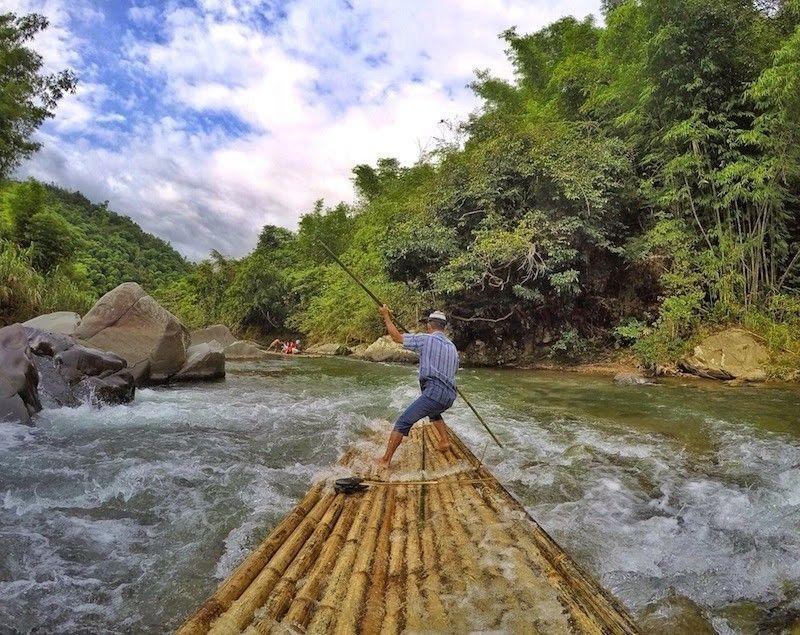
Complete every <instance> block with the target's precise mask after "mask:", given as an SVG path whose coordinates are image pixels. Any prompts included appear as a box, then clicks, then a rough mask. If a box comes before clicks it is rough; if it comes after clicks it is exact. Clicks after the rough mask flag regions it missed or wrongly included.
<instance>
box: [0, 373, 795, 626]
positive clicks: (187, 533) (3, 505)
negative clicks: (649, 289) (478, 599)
mask: <svg viewBox="0 0 800 635" xmlns="http://www.w3.org/2000/svg"><path fill="white" fill-rule="evenodd" d="M414 373H415V370H414V369H413V368H411V367H406V366H391V365H379V364H368V363H364V362H357V361H353V360H336V359H280V358H276V359H274V360H269V361H267V362H263V363H258V364H239V365H234V364H230V365H229V375H228V378H227V379H226V380H225V381H223V382H219V383H214V384H205V385H189V386H183V387H177V388H169V389H159V390H142V391H139V393H138V394H137V397H136V401H135V402H134V403H133V404H131V405H129V406H119V407H115V408H104V409H102V410H95V409H91V408H89V407H81V408H77V409H60V410H52V411H45V412H44V413H42V415H41V416H40V417H39V420H38V422H37V427H36V428H33V429H28V428H24V427H21V426H17V425H11V424H0V632H6V631H9V632H17V631H22V632H27V631H33V630H38V631H42V632H63V633H80V632H91V633H107V632H126V633H127V632H166V631H169V630H171V629H173V628H174V627H176V626H177V625H179V624H180V622H181V621H182V619H183V617H184V616H185V615H186V614H187V613H188V612H190V611H191V610H192V609H193V608H194V607H196V605H197V604H198V603H199V602H201V601H202V600H203V599H204V598H205V597H206V596H207V595H209V594H210V593H211V592H212V591H213V589H214V587H215V586H216V584H217V583H218V581H219V580H220V579H221V578H222V577H224V576H225V575H226V574H227V573H229V572H230V571H231V569H232V568H233V567H234V566H235V565H236V563H237V562H238V561H239V560H240V559H241V558H242V557H243V556H244V555H245V554H246V553H247V551H248V550H249V549H250V548H251V547H253V546H254V545H255V544H257V542H258V541H259V539H260V538H261V537H263V535H264V534H265V533H266V532H267V531H268V530H269V528H270V527H271V526H272V525H273V524H274V523H275V522H276V521H277V520H278V519H279V518H280V516H281V515H282V514H283V513H285V512H286V511H287V510H288V509H289V508H290V507H291V506H292V505H293V504H294V502H295V501H296V500H298V499H299V497H300V496H301V495H302V494H303V493H304V492H305V490H306V489H307V487H308V484H309V482H310V480H311V479H312V478H313V477H314V475H317V474H319V473H320V471H323V470H326V469H329V466H330V465H331V463H333V462H334V461H335V460H336V458H337V457H338V456H339V455H340V454H341V453H342V452H343V451H344V450H345V448H346V447H347V446H348V445H349V444H351V443H352V442H354V441H357V440H359V439H363V437H364V435H365V433H366V432H368V431H369V430H371V429H385V430H388V428H389V423H388V421H389V420H391V419H393V418H394V416H396V414H397V412H398V410H399V409H400V408H402V407H403V406H404V405H405V404H406V403H407V402H408V401H409V400H410V399H412V398H413V397H414V396H415V393H416V384H415V380H414ZM461 383H462V386H463V387H464V389H465V391H466V392H467V393H468V394H469V395H470V396H471V397H472V398H473V400H474V403H475V405H476V406H477V407H478V408H480V410H481V411H482V412H483V413H484V414H485V416H486V418H487V420H488V421H490V422H491V425H492V426H493V427H494V429H495V430H496V432H497V433H498V434H499V436H500V437H501V438H502V439H503V441H504V442H505V443H506V446H507V447H506V449H505V451H500V450H498V449H497V448H495V447H493V446H491V445H487V437H486V435H485V434H483V433H482V431H481V428H480V427H479V425H478V424H477V422H476V421H474V419H473V418H472V415H471V414H470V413H469V411H468V410H467V409H466V407H465V406H464V405H463V404H461V403H457V405H456V406H455V407H454V408H453V410H452V414H451V416H450V418H449V419H448V422H449V423H450V424H451V425H452V426H453V427H454V428H455V430H456V431H457V432H458V433H459V434H460V435H461V436H462V438H464V439H465V441H467V443H469V445H470V446H471V447H472V448H473V450H474V451H475V452H476V454H478V455H479V456H481V455H484V456H485V460H486V462H487V463H488V464H489V466H490V468H491V469H492V470H493V472H494V473H495V474H496V475H497V477H498V478H499V479H500V480H501V481H502V482H503V483H504V484H505V485H506V486H507V487H508V488H509V489H510V490H511V491H512V492H514V493H515V494H516V495H517V496H518V497H519V498H520V500H522V502H523V503H524V504H525V505H526V506H527V507H528V509H529V510H530V511H531V513H532V514H533V515H534V516H535V517H536V518H537V519H538V520H539V522H540V523H541V524H542V525H543V526H544V527H545V528H546V529H547V530H548V531H549V532H550V533H551V534H552V535H553V536H554V537H555V538H556V540H558V541H559V542H560V543H561V544H562V546H563V547H564V548H566V549H567V550H568V551H569V552H570V553H571V554H572V555H573V557H575V559H576V560H578V561H579V562H580V563H581V564H582V565H584V566H585V567H586V568H587V569H588V570H589V571H591V572H592V573H593V574H594V575H595V576H596V577H597V578H598V579H599V580H600V581H601V582H602V583H603V584H604V585H605V586H606V587H608V588H609V589H610V590H612V591H613V592H614V593H615V594H616V595H617V596H619V597H620V598H621V599H622V601H623V602H624V603H625V604H626V605H627V606H628V607H629V608H630V610H631V611H632V612H633V613H634V615H638V614H641V611H642V610H643V609H644V608H645V607H646V606H647V605H648V603H651V602H653V601H657V600H658V599H660V598H663V597H664V596H665V595H667V594H668V593H671V592H672V591H673V590H674V592H677V593H679V594H681V595H685V596H687V597H689V598H691V599H692V600H693V601H694V602H696V603H697V604H698V605H699V606H700V607H701V608H702V610H703V612H704V614H705V616H706V618H707V619H709V620H710V621H711V622H712V624H713V625H714V627H715V629H716V630H717V631H718V632H720V633H729V632H755V631H756V630H758V629H761V630H762V631H767V632H770V631H773V632H779V631H780V630H781V628H780V625H785V624H787V623H788V622H790V621H791V620H792V619H794V618H795V617H796V616H797V615H798V614H800V593H799V592H798V587H800V557H798V556H800V414H799V413H800V392H799V391H797V390H795V389H789V388H785V387H784V388H776V387H757V388H742V389H733V388H728V387H726V386H723V385H720V384H713V383H708V384H706V383H696V382H688V381H687V382H669V383H666V384H662V385H658V386H630V387H627V386H615V385H614V384H613V383H612V382H611V380H610V379H606V378H594V377H583V376H577V375H568V374H555V373H531V372H522V371H519V372H517V371H484V370H480V371H478V370H465V371H462V374H461ZM376 451H377V449H376Z"/></svg>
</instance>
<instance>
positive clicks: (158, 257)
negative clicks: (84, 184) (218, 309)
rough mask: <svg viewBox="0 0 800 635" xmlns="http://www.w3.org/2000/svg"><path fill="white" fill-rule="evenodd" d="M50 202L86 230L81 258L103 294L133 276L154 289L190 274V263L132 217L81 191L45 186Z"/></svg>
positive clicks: (95, 287)
mask: <svg viewBox="0 0 800 635" xmlns="http://www.w3.org/2000/svg"><path fill="white" fill-rule="evenodd" d="M45 191H46V193H47V198H48V199H49V201H48V202H49V203H50V204H52V205H53V206H54V207H56V208H57V209H58V212H59V213H60V214H61V215H62V216H63V217H64V218H65V219H66V220H67V221H69V223H70V224H71V225H73V226H74V227H76V228H77V229H78V230H79V231H80V234H81V238H82V241H81V242H82V244H81V248H80V253H79V255H78V258H77V261H78V262H79V263H80V264H82V265H84V266H85V267H86V271H87V275H88V277H89V279H90V280H91V283H92V286H93V287H94V289H95V291H96V292H97V293H99V294H103V293H105V292H106V291H109V290H110V289H113V288H114V287H115V286H117V285H118V284H121V283H122V282H126V281H129V280H134V281H136V282H138V283H139V284H141V285H142V286H143V287H144V288H145V289H147V290H148V291H149V292H152V291H154V290H155V289H156V288H158V287H159V286H161V285H163V284H165V283H168V282H171V281H173V280H174V279H176V278H178V277H180V276H181V275H183V274H185V273H187V272H188V271H189V270H190V268H191V265H190V264H189V263H188V262H187V260H186V259H185V258H184V257H183V256H182V255H181V254H179V253H178V252H177V251H176V250H175V249H173V248H172V246H171V245H170V244H169V243H168V242H167V241H165V240H162V239H161V238H158V237H156V236H153V235H152V234H148V233H147V232H145V231H144V230H142V228H141V227H139V225H137V224H136V223H135V222H134V221H133V220H131V219H130V218H128V217H127V216H123V215H121V214H117V213H116V212H113V211H111V210H109V209H108V207H107V204H106V203H102V204H97V203H92V202H91V201H90V200H89V199H88V198H86V197H85V196H84V195H83V194H81V193H80V192H69V191H67V190H64V189H62V188H59V187H56V186H54V185H45Z"/></svg>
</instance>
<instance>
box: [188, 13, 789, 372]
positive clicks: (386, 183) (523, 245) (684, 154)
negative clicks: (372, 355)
mask: <svg viewBox="0 0 800 635" xmlns="http://www.w3.org/2000/svg"><path fill="white" fill-rule="evenodd" d="M605 6H606V11H607V14H606V26H604V27H598V26H596V25H595V24H594V23H593V22H592V20H591V19H586V20H583V21H578V20H575V19H573V18H565V19H562V20H560V21H558V22H556V23H554V24H552V25H550V26H549V27H547V28H545V29H543V30H541V31H539V32H537V33H533V34H530V35H520V34H518V33H516V31H514V30H513V29H512V30H509V31H507V32H506V33H504V34H503V38H504V39H505V41H506V43H507V45H508V54H509V57H510V59H511V61H512V62H513V64H514V67H515V69H516V80H515V81H514V82H513V83H509V82H505V81H502V80H499V79H496V78H493V77H492V76H490V75H489V74H487V73H481V74H479V75H478V77H477V79H476V81H475V84H474V89H475V91H476V92H477V94H478V95H479V96H480V97H482V98H483V100H484V106H483V108H482V110H481V111H480V112H479V113H477V114H476V115H475V116H473V117H472V118H470V120H469V121H467V122H465V123H464V124H463V125H461V126H460V131H461V133H462V139H461V141H460V142H459V143H455V144H452V145H444V146H442V147H440V148H438V149H437V151H436V152H435V153H434V154H433V155H432V156H429V157H426V158H425V159H423V160H421V161H420V162H419V163H417V164H416V165H414V166H411V167H401V166H399V165H398V163H397V161H394V160H392V159H382V160H381V161H379V162H378V164H377V166H376V167H371V166H366V165H361V166H357V167H356V168H355V170H354V174H355V178H354V183H355V185H356V189H357V191H358V193H359V200H358V202H357V203H356V204H355V205H353V206H344V205H339V206H336V207H334V208H331V209H327V210H325V209H323V207H322V205H321V204H320V205H318V206H317V207H316V209H315V210H314V211H313V212H312V213H310V214H309V215H307V216H306V217H304V219H303V222H302V223H301V226H300V230H299V232H298V233H297V234H296V235H295V236H285V238H284V240H283V242H281V243H280V244H277V245H275V246H270V247H265V246H262V245H260V246H259V247H258V248H257V249H256V251H255V252H254V253H253V254H252V255H251V256H248V257H247V258H245V259H243V260H242V261H241V262H239V263H231V262H227V263H225V266H223V265H222V263H220V262H217V263H216V264H215V265H212V264H210V263H209V264H207V265H204V266H206V267H211V268H214V267H216V269H217V274H216V275H218V276H222V277H225V276H228V277H229V278H230V279H234V278H236V275H237V274H236V273H233V271H234V270H235V271H237V272H238V271H239V270H240V269H248V268H249V269H253V270H258V271H259V272H262V275H268V278H267V279H265V280H264V284H267V283H271V284H272V285H273V287H272V288H273V289H276V290H278V289H279V290H280V292H279V293H278V294H277V295H278V296H279V297H280V302H279V303H274V299H273V300H270V299H269V298H267V297H265V296H262V295H258V294H255V293H254V292H253V289H252V288H247V287H245V286H242V284H241V282H240V283H239V288H240V289H242V290H243V291H245V290H246V291H245V293H244V294H242V293H239V292H238V291H236V290H234V288H233V287H232V286H230V285H226V283H225V282H224V280H221V281H220V284H221V285H222V286H224V287H225V289H226V291H225V300H224V302H223V303H221V304H218V305H216V306H218V307H222V306H235V305H237V303H241V302H244V304H245V306H248V307H249V308H248V309H247V310H246V311H244V312H243V311H242V310H241V309H239V313H238V315H245V314H246V315H247V317H246V318H245V319H244V320H243V321H242V320H241V319H240V320H239V322H240V323H242V324H247V325H250V326H256V325H260V326H262V327H265V328H272V327H274V326H276V322H275V318H276V317H278V318H288V319H286V320H285V321H284V322H283V323H282V326H283V327H284V328H288V327H293V328H295V329H298V330H299V331H302V332H304V333H306V334H308V335H310V336H311V337H312V338H314V339H334V338H335V339H348V340H361V339H366V338H368V337H371V336H373V335H375V334H376V333H377V330H376V326H377V323H376V321H375V320H374V313H373V309H372V307H371V306H370V303H369V300H368V299H367V298H365V297H364V296H363V295H362V294H361V291H360V290H359V289H358V288H356V287H355V286H354V285H352V284H351V283H350V282H349V280H348V279H347V278H346V277H345V276H344V274H343V273H342V272H341V271H340V270H339V268H338V267H334V266H331V264H330V262H329V260H328V259H327V258H326V254H325V252H324V251H321V250H320V249H319V248H317V247H315V245H314V238H315V237H316V236H319V237H323V238H324V239H325V240H327V241H328V242H330V243H331V246H332V248H333V249H334V251H335V253H337V254H339V255H340V256H341V257H342V259H343V260H344V261H345V262H346V263H347V264H348V265H350V266H351V267H352V268H353V269H354V270H355V271H356V272H357V273H359V274H360V275H362V276H363V277H364V279H365V280H366V281H367V282H368V283H369V284H372V285H374V286H375V287H376V289H378V290H379V291H380V293H381V294H383V295H385V296H386V297H387V299H388V300H389V301H391V302H392V303H393V304H394V305H395V306H396V307H398V309H399V310H400V312H401V313H402V314H404V315H403V317H406V318H413V317H415V315H416V314H417V313H418V312H419V311H420V310H421V309H422V308H424V307H426V306H432V305H436V306H439V307H442V308H444V309H445V310H447V311H448V312H449V313H450V314H451V315H452V316H453V318H454V327H455V329H454V330H455V335H456V338H457V340H459V344H460V345H462V346H467V347H469V346H471V345H472V344H473V343H474V342H475V341H476V340H482V341H484V342H485V343H487V344H489V346H490V348H492V349H495V350H499V349H502V348H503V347H509V348H511V349H513V350H514V351H516V352H522V351H527V352H530V351H533V350H535V349H536V348H537V346H539V345H541V344H548V345H549V346H548V350H550V351H551V352H553V353H555V354H561V355H565V356H571V355H572V356H574V355H578V354H580V353H581V352H583V351H585V350H587V347H588V345H589V343H592V342H593V343H599V344H601V345H604V346H608V345H610V344H615V343H616V344H633V346H634V347H635V349H636V351H637V352H638V353H639V355H640V356H641V357H642V358H643V359H644V360H645V361H646V362H648V363H651V364H656V363H661V362H665V361H668V360H671V359H674V358H675V357H676V356H677V355H679V354H680V353H681V352H682V351H683V350H684V349H685V348H686V346H687V345H688V344H689V343H690V342H691V340H692V338H693V337H694V336H695V335H696V334H697V333H698V332H699V331H700V330H702V328H703V327H704V326H705V325H710V324H725V323H741V324H744V325H745V326H746V327H747V328H750V329H752V330H754V331H756V332H757V333H759V334H760V335H762V336H764V337H765V338H766V339H767V340H768V341H769V342H770V344H771V345H772V347H773V350H775V351H783V352H795V354H796V350H797V349H796V346H797V344H796V339H795V338H794V337H793V336H792V332H793V329H795V328H796V326H797V324H798V321H799V320H800V313H799V312H798V310H799V309H800V300H798V293H797V292H798V284H800V266H798V265H799V264H800V263H798V260H799V259H800V216H799V215H798V202H797V195H798V192H800V190H799V188H798V176H799V175H800V172H799V171H798V170H800V152H799V151H798V147H800V145H799V144H798V141H800V128H799V127H798V126H800V97H798V95H800V90H798V88H800V30H799V29H798V22H799V20H800V8H799V6H798V3H797V2H772V3H763V2H753V1H751V0H720V1H719V2H713V3H709V2H706V1H704V0H638V1H637V0H627V1H621V2H608V3H606V5H605ZM267 254H269V255H267ZM264 258H269V261H268V263H269V264H268V265H264V266H254V264H253V262H251V261H252V260H258V261H259V262H261V261H262V260H263V259H264ZM264 272H269V273H268V274H266V273H264ZM201 295H202V296H203V297H204V298H208V297H209V296H208V295H207V294H205V293H203V294H201ZM264 302H266V304H263V305H262V303H264ZM270 302H273V304H270ZM267 306H271V307H274V308H275V311H274V313H273V314H271V315H270V318H269V319H268V320H267V319H266V318H265V315H266V313H265V309H266V307H267ZM258 307H260V308H258ZM277 307H280V308H279V309H278V308H277ZM212 314H213V315H214V316H215V317H218V318H220V319H223V318H226V317H227V318H228V319H232V318H233V317H234V315H235V314H236V313H235V312H232V311H231V310H230V309H228V310H227V312H220V311H219V310H216V312H214V311H212ZM203 315H204V314H203V312H202V311H201V312H199V313H198V314H197V320H198V321H203Z"/></svg>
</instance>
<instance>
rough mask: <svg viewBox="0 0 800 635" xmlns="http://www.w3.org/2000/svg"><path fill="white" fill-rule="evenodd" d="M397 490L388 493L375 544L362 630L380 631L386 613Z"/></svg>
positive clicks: (369, 631) (364, 631)
mask: <svg viewBox="0 0 800 635" xmlns="http://www.w3.org/2000/svg"><path fill="white" fill-rule="evenodd" d="M396 498H397V496H396V491H395V490H393V489H390V490H389V491H388V493H387V500H386V510H385V511H384V513H383V518H382V520H381V530H380V533H379V534H378V542H377V544H376V546H375V557H374V559H373V561H372V575H371V580H370V585H369V590H368V593H367V599H366V602H365V608H364V617H363V619H362V622H361V628H360V630H361V632H363V633H377V632H379V631H380V628H381V624H382V623H383V617H384V615H385V613H386V581H387V578H388V577H389V557H390V554H389V551H390V548H389V541H390V539H391V532H392V525H393V520H394V516H395V501H396Z"/></svg>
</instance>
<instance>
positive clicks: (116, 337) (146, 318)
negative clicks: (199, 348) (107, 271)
mask: <svg viewBox="0 0 800 635" xmlns="http://www.w3.org/2000/svg"><path fill="white" fill-rule="evenodd" d="M75 337H76V338H78V339H80V340H82V341H84V342H86V343H87V344H89V345H90V346H92V347H95V348H99V349H102V350H108V351H113V352H114V353H116V354H117V355H120V356H121V357H123V358H124V359H125V360H126V361H127V362H128V366H131V367H139V366H138V365H140V364H142V363H143V362H145V361H149V362H150V380H152V381H154V382H159V381H165V380H166V379H168V378H170V377H171V376H172V375H174V374H175V373H177V372H178V371H179V370H180V369H181V368H183V365H184V364H185V363H186V348H187V346H188V344H189V332H188V331H187V330H186V327H184V326H183V324H181V322H180V321H179V320H178V318H176V317H175V316H174V315H172V313H170V312H169V311H167V310H166V309H164V308H162V307H161V306H160V305H159V304H158V303H157V302H156V301H155V300H154V299H153V298H152V297H150V296H149V295H147V294H146V293H145V291H144V289H142V287H140V286H139V285H138V284H136V283H135V282H126V283H124V284H121V285H119V286H118V287H116V288H115V289H112V290H111V291H109V292H108V293H106V294H105V295H104V296H103V297H102V298H100V299H99V300H98V301H97V303H96V304H95V305H94V306H93V307H92V309H91V310H90V311H89V312H88V313H87V314H86V315H85V316H84V318H83V321H82V322H81V324H80V326H79V327H78V329H77V330H76V331H75Z"/></svg>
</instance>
